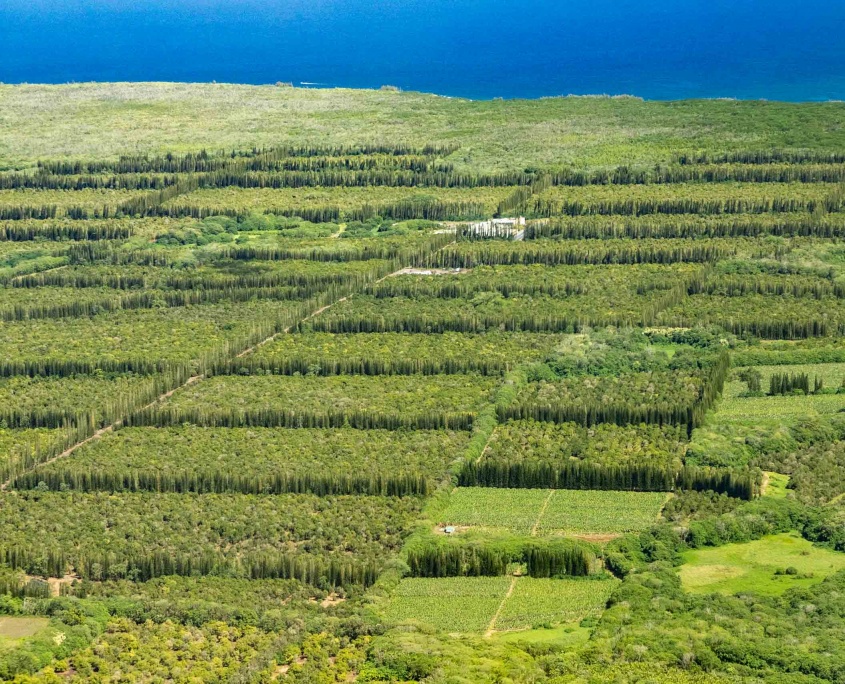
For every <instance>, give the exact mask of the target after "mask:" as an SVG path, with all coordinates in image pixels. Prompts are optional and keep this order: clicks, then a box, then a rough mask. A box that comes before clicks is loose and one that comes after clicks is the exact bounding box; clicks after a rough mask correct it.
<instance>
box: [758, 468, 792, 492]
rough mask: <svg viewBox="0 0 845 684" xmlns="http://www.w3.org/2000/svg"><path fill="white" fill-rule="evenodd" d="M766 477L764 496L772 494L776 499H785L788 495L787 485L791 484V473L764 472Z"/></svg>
mask: <svg viewBox="0 0 845 684" xmlns="http://www.w3.org/2000/svg"><path fill="white" fill-rule="evenodd" d="M763 475H764V476H765V478H766V489H765V491H764V492H763V495H764V496H771V497H774V498H776V499H783V498H785V497H786V496H787V491H788V490H787V485H788V484H789V475H784V474H783V473H772V472H766V473H763Z"/></svg>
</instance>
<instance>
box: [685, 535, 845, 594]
mask: <svg viewBox="0 0 845 684" xmlns="http://www.w3.org/2000/svg"><path fill="white" fill-rule="evenodd" d="M843 568H845V555H842V554H841V553H835V552H833V551H829V550H827V549H824V548H819V547H815V546H813V545H812V544H811V543H810V542H808V541H806V540H804V539H802V538H801V537H799V536H798V535H796V534H780V535H775V536H772V537H765V538H764V539H760V540H758V541H752V542H748V543H746V544H728V545H727V546H722V547H719V548H716V549H700V550H696V551H690V552H688V553H686V554H685V555H684V564H683V565H682V566H681V567H680V569H679V572H680V575H681V582H682V583H683V586H684V588H685V589H687V591H692V592H696V593H709V592H719V593H722V594H736V593H747V592H754V593H758V594H764V595H777V594H782V593H783V592H785V591H786V590H788V589H791V588H793V587H807V586H811V585H813V584H817V583H819V582H821V581H822V580H823V579H824V578H825V577H827V576H828V575H830V574H832V573H834V572H837V571H839V570H842V569H843ZM787 569H794V570H795V571H796V572H794V573H792V574H786V573H785V571H786V570H787ZM778 571H780V574H779V573H778Z"/></svg>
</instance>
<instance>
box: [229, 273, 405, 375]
mask: <svg viewBox="0 0 845 684" xmlns="http://www.w3.org/2000/svg"><path fill="white" fill-rule="evenodd" d="M401 270H402V269H399V271H394V272H393V273H388V274H387V275H386V276H382V277H381V278H379V279H378V280H374V281H373V285H378V284H379V283H380V282H382V281H384V280H387V279H388V278H390V277H392V276H395V275H396V274H397V273H400V272H401ZM355 294H357V293H355V292H353V293H351V294H348V295H346V296H344V297H341V298H340V299H336V300H335V301H333V302H329V303H328V304H326V305H325V306H321V307H320V308H319V309H317V310H316V311H312V312H311V313H310V314H308V315H307V316H306V317H305V318H301V319H299V321H298V322H297V325H298V324H299V323H304V322H305V321H310V320H311V319H312V318H316V317H317V316H319V315H320V314H321V313H323V312H324V311H327V310H328V309H331V308H332V307H333V306H337V305H338V304H340V303H342V302H345V301H346V300H348V299H349V298H350V297H354V296H355ZM293 327H294V326H292V325H290V326H288V327H287V328H285V329H284V330H282V331H281V332H277V333H273V334H272V335H270V337H268V338H267V339H265V340H261V342H257V343H256V344H254V345H252V346H251V347H249V348H247V349H244V350H243V351H242V352H241V353H240V354H238V355H236V356H235V358H236V359H242V358H243V357H244V356H248V355H249V354H252V352H254V351H255V350H256V349H258V348H259V347H263V346H264V345H265V344H269V343H270V342H272V341H273V340H275V339H276V338H277V337H278V336H279V335H287V334H288V333H289V332H290V331H291V330H292V329H293Z"/></svg>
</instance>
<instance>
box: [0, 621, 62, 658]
mask: <svg viewBox="0 0 845 684" xmlns="http://www.w3.org/2000/svg"><path fill="white" fill-rule="evenodd" d="M49 623H50V621H49V620H48V619H47V618H40V617H0V651H2V650H3V649H5V648H10V647H13V646H15V645H17V643H18V642H20V641H21V640H22V639H26V638H27V637H31V636H33V635H35V634H37V633H38V632H40V631H41V630H43V629H44V628H45V627H47V625H48V624H49Z"/></svg>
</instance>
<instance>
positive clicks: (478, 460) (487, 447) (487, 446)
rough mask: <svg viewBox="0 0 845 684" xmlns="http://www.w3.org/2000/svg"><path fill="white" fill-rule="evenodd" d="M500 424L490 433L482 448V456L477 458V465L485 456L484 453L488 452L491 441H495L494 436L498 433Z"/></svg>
mask: <svg viewBox="0 0 845 684" xmlns="http://www.w3.org/2000/svg"><path fill="white" fill-rule="evenodd" d="M498 427H499V426H498V425H497V426H496V427H494V428H493V432H491V433H490V436H489V437H488V438H487V442H486V443H485V444H484V448H483V449H482V450H481V456H479V457H478V458H477V459H475V465H478V464H479V463H481V459H483V458H484V455H485V454H486V453H487V450H488V449H489V448H490V442H492V441H493V437H494V435H495V434H496V430H497V429H498Z"/></svg>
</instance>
